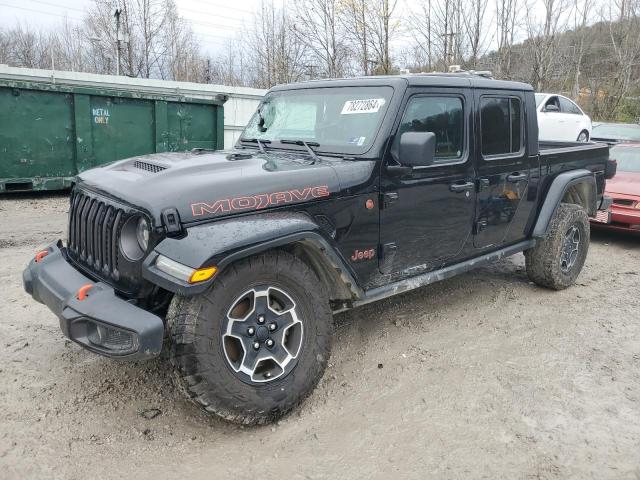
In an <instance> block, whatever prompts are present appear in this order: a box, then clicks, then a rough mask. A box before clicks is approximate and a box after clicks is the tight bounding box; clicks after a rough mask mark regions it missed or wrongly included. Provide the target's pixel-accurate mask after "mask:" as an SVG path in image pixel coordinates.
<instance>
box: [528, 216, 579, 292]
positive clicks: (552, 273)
mask: <svg viewBox="0 0 640 480" xmlns="http://www.w3.org/2000/svg"><path fill="white" fill-rule="evenodd" d="M589 238H590V229H589V218H588V217H587V214H586V212H585V211H584V209H583V208H582V207H580V206H578V205H573V204H568V203H562V204H560V206H559V207H558V209H557V210H556V213H555V214H554V216H553V218H552V219H551V224H550V225H549V230H548V232H547V235H546V236H545V237H544V238H542V239H540V240H538V242H537V243H536V246H535V247H533V248H531V249H529V250H527V251H526V252H525V259H526V265H527V275H528V276H529V278H530V279H531V280H532V281H533V282H535V283H536V284H538V285H540V286H543V287H547V288H552V289H554V290H562V289H564V288H567V287H569V286H571V285H573V284H574V283H575V281H576V278H577V277H578V275H579V274H580V271H581V270H582V267H583V266H584V262H585V259H586V258H587V251H588V250H589Z"/></svg>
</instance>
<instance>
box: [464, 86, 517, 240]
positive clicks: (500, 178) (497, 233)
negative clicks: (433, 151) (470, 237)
mask: <svg viewBox="0 0 640 480" xmlns="http://www.w3.org/2000/svg"><path fill="white" fill-rule="evenodd" d="M476 105H477V108H476V126H477V131H478V132H479V133H478V135H477V136H476V138H477V145H478V146H479V148H478V149H477V154H476V156H477V176H478V178H477V190H478V193H477V205H476V220H475V225H474V234H475V235H474V246H475V247H477V248H484V247H490V246H499V245H501V244H503V243H504V241H505V238H506V237H507V233H508V231H509V228H510V226H511V223H512V221H513V219H514V217H515V215H516V211H517V210H518V206H519V205H520V201H521V199H522V197H523V196H524V195H525V193H526V191H527V184H528V181H529V159H528V155H527V148H526V143H525V141H524V140H525V138H524V137H525V136H524V131H525V115H524V113H525V112H524V107H525V98H524V94H523V92H520V91H499V90H488V91H483V90H476Z"/></svg>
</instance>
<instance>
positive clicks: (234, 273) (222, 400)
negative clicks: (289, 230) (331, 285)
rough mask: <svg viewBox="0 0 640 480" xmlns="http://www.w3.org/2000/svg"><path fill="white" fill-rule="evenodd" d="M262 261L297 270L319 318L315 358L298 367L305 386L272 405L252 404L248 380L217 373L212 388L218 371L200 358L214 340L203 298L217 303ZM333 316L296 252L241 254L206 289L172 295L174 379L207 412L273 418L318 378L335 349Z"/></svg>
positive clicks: (247, 421) (252, 420)
mask: <svg viewBox="0 0 640 480" xmlns="http://www.w3.org/2000/svg"><path fill="white" fill-rule="evenodd" d="M260 266H268V267H269V268H271V269H272V270H274V271H277V272H278V274H280V275H290V276H291V274H290V273H287V272H292V271H293V272H297V273H296V274H295V275H294V276H295V277H296V281H298V282H300V283H301V284H302V286H303V288H304V289H305V294H306V297H307V298H308V299H310V301H311V305H312V306H313V312H314V316H315V319H316V321H317V323H316V324H317V334H316V335H315V336H314V338H313V342H314V345H313V348H312V350H313V351H315V352H317V353H316V360H317V361H316V362H315V363H312V364H310V365H307V367H309V368H308V371H306V372H299V374H302V373H304V375H305V376H306V377H308V378H306V379H305V378H303V379H302V380H300V381H299V382H298V384H302V385H303V386H304V389H303V391H301V392H294V393H293V394H292V395H289V396H287V398H285V399H284V400H283V401H281V402H276V403H277V404H276V405H275V407H274V408H272V409H271V410H269V411H264V410H261V409H259V408H256V407H255V406H253V407H252V406H251V405H252V402H251V401H249V400H248V399H247V398H246V384H243V383H242V382H241V381H240V380H237V379H234V381H223V380H222V379H219V380H218V381H216V384H215V388H212V385H211V382H210V381H208V380H207V374H208V373H211V374H212V375H215V372H212V369H207V368H203V366H202V362H201V361H200V360H201V358H202V355H204V354H203V352H202V348H201V346H202V343H203V342H205V341H207V340H209V341H210V336H208V335H207V334H206V333H204V332H203V331H202V330H203V326H204V325H207V324H208V323H207V319H206V318H204V317H203V316H202V315H201V313H202V310H203V308H204V307H205V304H209V305H215V299H216V298H217V297H218V296H219V295H220V292H222V291H223V290H224V289H225V288H226V286H227V284H229V283H231V281H233V280H236V281H238V280H240V279H242V278H243V277H247V276H249V278H251V277H250V276H251V272H252V271H254V270H255V268H256V267H260ZM332 318H333V317H332V313H331V309H330V307H329V302H328V295H327V293H326V290H325V288H324V286H323V284H322V283H321V282H320V280H319V279H318V277H317V275H316V273H315V272H314V271H313V270H312V269H311V268H310V267H309V266H308V265H307V264H306V263H305V262H303V261H302V260H300V259H299V258H298V257H296V256H294V255H292V254H290V253H288V252H285V251H281V250H274V251H270V252H267V253H264V254H261V255H257V256H253V257H249V258H246V259H243V260H240V261H239V262H236V263H235V264H233V265H231V266H230V267H229V268H227V269H225V270H224V271H223V273H222V274H221V275H220V277H219V278H216V280H215V281H214V282H213V284H212V287H211V288H210V289H209V290H208V291H207V292H205V293H204V294H201V295H198V296H195V297H188V298H187V297H182V296H179V295H176V296H175V297H174V299H173V301H172V303H171V306H170V307H169V312H168V314H167V328H168V330H169V332H170V362H171V364H172V366H173V372H174V375H173V379H174V383H175V385H176V387H177V388H178V389H179V390H181V391H182V392H183V393H184V394H185V395H186V397H187V398H189V399H190V400H191V401H192V402H194V403H195V404H196V405H198V406H199V407H201V408H202V409H204V410H205V411H206V412H207V413H212V414H215V415H217V416H218V417H221V418H223V419H225V420H227V421H231V422H234V423H240V424H244V425H256V424H264V423H269V422H272V421H274V420H276V419H277V418H279V417H281V416H283V415H285V414H286V413H288V412H289V411H291V410H292V409H294V408H295V407H297V406H298V405H299V404H300V403H302V402H303V401H304V399H305V398H306V397H307V396H308V395H309V394H310V393H311V391H313V388H314V387H315V386H316V385H317V383H318V381H319V380H320V378H321V376H322V373H323V372H324V370H325V368H326V365H327V363H328V359H329V356H330V353H331V340H332V327H333V322H332ZM198 340H200V343H198ZM299 367H300V365H298V366H296V370H297V369H298V368H299ZM294 372H295V370H294ZM294 372H292V374H293V373H294ZM290 375H291V374H290ZM238 405H245V407H243V408H237V406H238Z"/></svg>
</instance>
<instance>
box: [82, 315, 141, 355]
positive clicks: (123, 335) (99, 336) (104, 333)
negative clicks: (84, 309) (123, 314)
mask: <svg viewBox="0 0 640 480" xmlns="http://www.w3.org/2000/svg"><path fill="white" fill-rule="evenodd" d="M87 338H88V339H89V341H90V342H91V343H92V344H93V345H95V346H97V347H101V348H104V349H107V350H115V351H118V352H128V351H131V352H135V351H136V350H137V349H138V337H137V335H136V334H135V333H132V332H128V331H126V330H120V329H119V328H113V327H109V326H106V325H102V324H99V323H94V322H87Z"/></svg>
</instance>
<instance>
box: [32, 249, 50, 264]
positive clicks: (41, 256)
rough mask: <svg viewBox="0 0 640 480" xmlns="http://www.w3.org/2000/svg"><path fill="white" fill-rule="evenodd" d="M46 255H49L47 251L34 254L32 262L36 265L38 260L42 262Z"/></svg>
mask: <svg viewBox="0 0 640 480" xmlns="http://www.w3.org/2000/svg"><path fill="white" fill-rule="evenodd" d="M47 255H49V250H42V251H40V252H38V253H36V258H35V259H34V261H35V262H36V263H38V262H39V261H40V260H42V259H43V258H44V257H46V256H47Z"/></svg>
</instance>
